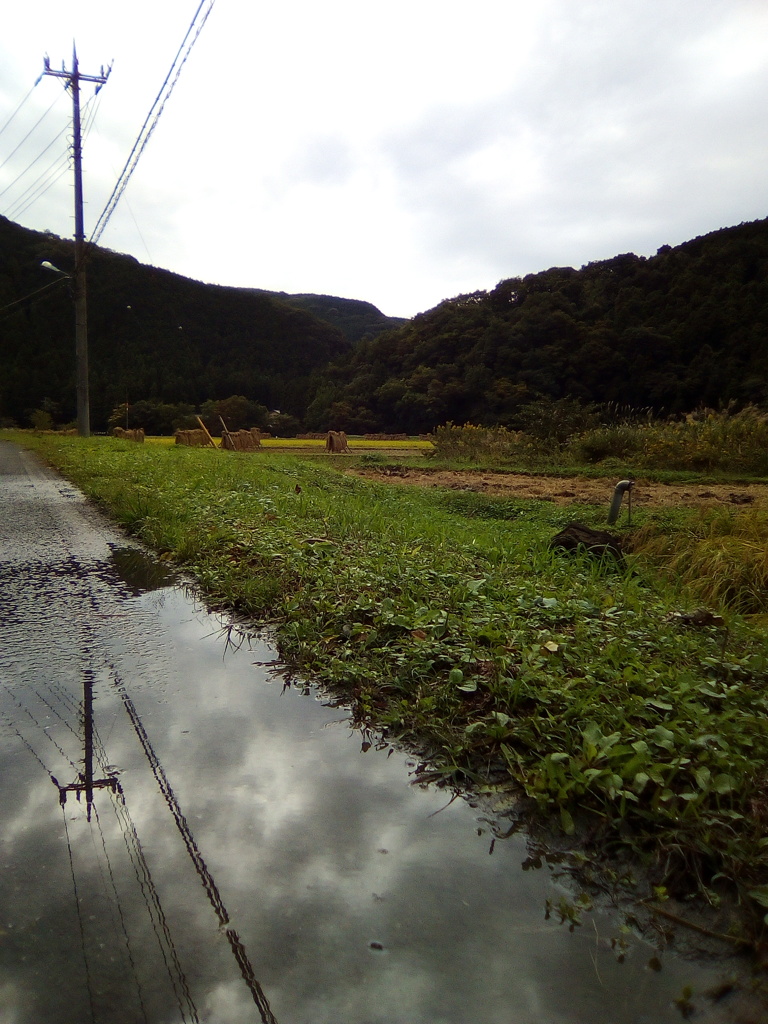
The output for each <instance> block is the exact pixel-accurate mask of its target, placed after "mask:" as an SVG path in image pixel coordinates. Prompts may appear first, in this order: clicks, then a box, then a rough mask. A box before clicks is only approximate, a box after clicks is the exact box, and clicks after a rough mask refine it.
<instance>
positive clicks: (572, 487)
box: [354, 467, 768, 509]
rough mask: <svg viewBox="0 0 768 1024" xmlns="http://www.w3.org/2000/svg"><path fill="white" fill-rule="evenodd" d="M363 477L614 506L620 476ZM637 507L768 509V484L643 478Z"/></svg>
mask: <svg viewBox="0 0 768 1024" xmlns="http://www.w3.org/2000/svg"><path fill="white" fill-rule="evenodd" d="M354 472H355V473H356V474H357V475H358V476H363V477H366V478H368V479H372V480H381V481H383V482H386V483H392V484H410V485H413V486H417V487H444V488H447V489H449V490H455V491H474V492H476V493H479V494H490V495H494V496H497V497H503V498H538V499H539V500H541V501H552V502H555V503H557V504H559V505H578V504H583V505H605V507H606V509H607V508H608V506H609V505H610V501H611V498H612V497H613V489H614V487H615V486H616V484H617V483H618V478H615V477H605V478H601V479H596V480H593V479H585V478H584V477H578V476H569V477H551V476H536V475H534V474H530V475H529V474H525V473H494V472H488V471H487V470H436V471H434V472H429V471H426V472H425V471H424V470H422V469H412V468H410V467H397V468H391V467H385V468H382V469H379V468H375V467H366V468H364V469H356V470H354ZM632 505H633V506H634V507H638V506H644V507H661V506H688V507H695V506H700V505H710V506H711V505H715V506H717V505H726V506H728V507H730V508H768V484H663V483H655V482H652V481H648V480H643V479H639V480H636V481H635V486H634V488H633V489H632Z"/></svg>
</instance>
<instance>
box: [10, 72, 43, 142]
mask: <svg viewBox="0 0 768 1024" xmlns="http://www.w3.org/2000/svg"><path fill="white" fill-rule="evenodd" d="M41 77H42V76H41ZM39 84H40V78H38V79H37V81H36V82H35V84H34V85H33V86H32V88H31V89H30V90H29V92H28V93H27V95H26V96H25V97H24V99H23V100H22V101H21V103H20V104H19V105H18V107H16V109H15V110H14V112H13V113H12V114H11V116H10V117H9V118H8V120H7V121H6V122H5V124H4V125H3V127H2V128H0V135H2V134H3V132H4V131H5V129H6V128H7V127H8V125H9V124H10V123H11V121H13V119H14V118H15V117H16V115H17V114H18V112H19V111H20V110H21V108H22V107H23V106H24V104H25V103H26V102H27V100H28V99H29V97H30V96H31V95H32V93H33V92H34V91H35V87H36V86H38V85H39Z"/></svg>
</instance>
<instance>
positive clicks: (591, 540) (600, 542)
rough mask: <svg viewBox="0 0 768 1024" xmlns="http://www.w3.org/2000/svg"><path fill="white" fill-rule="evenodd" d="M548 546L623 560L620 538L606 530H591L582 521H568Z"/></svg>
mask: <svg viewBox="0 0 768 1024" xmlns="http://www.w3.org/2000/svg"><path fill="white" fill-rule="evenodd" d="M549 546H550V547H552V548H561V549H562V550H564V551H587V552H589V554H591V555H595V556H596V557H597V558H604V557H605V556H606V555H608V556H610V557H611V558H614V559H616V560H617V561H623V560H624V553H623V551H622V547H621V540H620V539H619V538H618V537H616V536H615V535H614V534H612V533H608V531H607V530H593V529H592V527H591V526H585V525H584V524H583V523H569V525H568V526H566V527H565V529H564V530H561V531H560V533H558V534H557V535H556V536H554V537H553V538H552V540H551V541H550V542H549Z"/></svg>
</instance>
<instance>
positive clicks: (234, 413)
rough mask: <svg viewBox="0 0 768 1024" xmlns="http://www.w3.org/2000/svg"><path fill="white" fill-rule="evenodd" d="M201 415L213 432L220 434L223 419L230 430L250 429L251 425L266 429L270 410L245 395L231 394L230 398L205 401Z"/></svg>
mask: <svg viewBox="0 0 768 1024" xmlns="http://www.w3.org/2000/svg"><path fill="white" fill-rule="evenodd" d="M200 415H201V418H202V419H203V421H204V423H205V425H206V427H207V428H208V430H209V431H210V432H211V434H220V433H221V430H222V426H221V420H224V422H225V423H226V425H227V429H228V430H250V429H251V427H258V428H259V430H266V429H267V421H268V419H269V410H268V409H267V407H266V406H265V405H262V404H261V403H260V402H252V401H251V400H250V399H248V398H246V397H245V396H244V395H231V396H230V397H229V398H223V399H217V400H215V401H208V402H204V403H203V405H202V407H201V409H200Z"/></svg>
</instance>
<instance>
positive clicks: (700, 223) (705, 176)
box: [0, 0, 768, 315]
mask: <svg viewBox="0 0 768 1024" xmlns="http://www.w3.org/2000/svg"><path fill="white" fill-rule="evenodd" d="M195 7H196V5H195V4H190V5H189V6H187V5H186V4H185V5H180V4H178V3H175V4H173V5H170V8H169V5H163V6H162V7H158V6H157V5H150V4H149V3H148V2H147V0H136V3H135V5H134V8H133V12H132V17H131V19H125V18H124V17H122V16H120V15H118V12H117V10H116V9H114V8H112V6H111V5H104V4H103V3H101V4H96V3H95V2H94V0H87V2H83V3H81V4H79V5H78V8H77V11H76V12H74V13H73V12H72V11H71V9H65V8H62V7H61V6H60V5H59V4H57V3H55V2H53V0H40V3H38V4H36V5H35V7H34V8H24V9H23V10H22V9H17V10H16V11H15V12H14V13H13V15H11V16H10V17H9V25H8V31H7V32H6V34H5V37H4V38H5V40H6V42H5V43H3V44H0V46H5V47H8V52H7V53H6V52H4V53H3V54H2V58H3V59H2V61H1V62H0V67H2V69H3V70H2V71H0V125H2V124H3V123H4V120H5V118H6V117H7V116H8V115H9V114H10V112H11V111H12V110H13V109H14V107H15V105H16V104H17V103H18V102H19V100H20V99H21V98H22V96H23V95H24V93H25V92H26V90H27V89H28V88H29V87H30V86H31V84H32V82H33V81H34V78H35V77H36V76H37V75H38V74H39V71H40V70H41V65H42V56H43V53H44V52H46V51H47V52H49V53H50V55H51V58H52V63H53V64H54V66H57V64H58V62H59V61H60V60H61V59H62V58H63V59H65V60H67V62H68V61H69V54H70V50H71V39H72V36H73V35H75V36H76V37H77V40H78V50H79V53H80V57H81V68H82V70H84V71H86V72H89V71H90V72H93V71H96V70H98V66H99V65H100V64H101V62H102V61H104V62H107V61H108V60H109V59H110V58H111V57H112V56H113V55H114V57H115V66H114V71H113V74H112V77H111V78H110V81H109V83H108V84H107V86H106V88H105V89H104V90H103V91H102V93H101V94H100V97H99V104H100V105H99V112H98V117H97V120H96V125H95V128H94V130H93V132H92V133H91V135H90V137H89V139H88V142H87V148H86V198H87V200H88V211H87V223H93V222H94V221H95V218H96V216H97V214H98V212H99V211H100V210H101V207H102V206H103V204H104V203H105V202H106V199H107V197H108V195H109V193H110V191H111V188H112V185H113V183H114V180H115V177H116V174H117V172H118V171H119V170H120V168H121V166H122V162H123V160H124V159H125V156H127V153H128V150H129V149H130V145H131V143H132V141H133V138H134V137H135V135H136V133H137V132H138V129H139V127H140V125H141V123H142V121H143V119H144V116H145V114H146V112H147V110H148V109H149V106H150V104H151V102H152V99H153V98H154V96H155V94H156V92H157V90H158V89H159V87H160V84H161V82H162V80H163V77H164V75H165V73H166V71H167V69H168V67H169V65H170V61H171V59H172V57H173V55H174V54H175V52H176V49H177V47H178V45H179V42H180V40H181V37H182V35H183V32H184V30H185V28H186V25H187V23H188V21H189V19H190V18H191V16H192V14H193V13H194V10H195ZM766 29H768V11H767V10H766V8H765V6H764V4H763V3H761V2H757V0H728V2H725V0H713V2H711V3H708V4H706V5H702V4H700V3H698V2H694V0H677V2H674V3H670V2H669V0H626V2H623V3H621V4H616V3H615V2H613V0H593V2H580V3H579V4H573V3H572V2H571V0H547V2H542V3H537V4H529V3H524V2H522V0H483V2H481V3H478V4H476V5H475V6H474V7H473V8H472V9H471V11H470V10H469V8H467V6H466V4H464V3H460V2H459V0H450V2H443V3H438V2H436V0H419V2H417V3H413V2H409V3H406V2H405V0H394V2H393V3H391V4H390V5H388V6H387V7H386V8H380V7H379V8H371V7H366V6H365V5H361V4H359V3H352V2H351V0H329V2H328V3H327V4H324V5H317V4H310V3H308V2H306V0H293V2H288V3H285V4H282V5H271V6H269V7H267V8H264V7H256V6H253V5H250V4H246V3H245V2H244V0H240V2H230V3H227V4H223V3H222V4H218V5H216V6H215V7H214V9H213V13H212V14H211V16H210V18H209V20H208V23H207V24H206V26H205V28H204V29H203V31H202V33H201V35H200V38H199V41H198V43H197V45H196V48H195V49H194V51H193V52H192V55H191V57H190V59H189V61H188V62H187V65H186V66H185V68H184V70H183V72H182V75H181V77H180V79H179V83H178V86H177V88H176V91H175V92H174V94H173V96H172V97H171V99H170V101H169V103H168V105H167V107H166V110H165V112H164V113H163V116H162V119H161V121H160V123H159V125H158V127H157V130H156V132H155V134H154V135H153V137H152V139H151V141H150V143H149V145H148V147H147V150H146V152H145V154H144V156H143V157H142V160H141V162H140V164H139V167H138V169H137V171H136V173H135V175H134V178H133V180H132V182H131V184H130V186H129V188H128V191H127V192H126V197H125V199H124V200H123V201H122V203H121V205H120V206H119V207H118V210H117V212H116V213H115V215H114V217H113V219H112V221H111V223H110V225H109V227H108V229H107V230H106V232H105V233H104V235H103V237H102V243H103V244H105V245H107V246H108V247H110V248H114V249H117V250H121V251H127V252H131V253H133V254H134V255H136V256H137V257H138V258H139V259H142V260H144V261H146V262H152V263H155V264H158V265H161V266H167V267H169V268H170V269H172V270H175V271H177V272H179V273H184V274H187V275H189V276H191V277H194V278H197V279H201V280H208V281H214V282H217V283H222V284H233V285H242V286H257V287H267V288H274V289H277V290H286V291H317V292H328V293H332V294H339V295H346V296H350V297H357V298H365V299H368V300H370V301H372V302H375V303H376V304H377V305H379V306H380V307H381V308H383V309H384V310H385V312H389V313H392V314H399V315H408V314H412V313H414V312H417V311H418V310H420V309H424V308H427V307H429V306H431V305H434V304H435V303H436V302H438V301H439V300H440V299H441V298H444V297H446V296H448V295H451V294H455V293H457V292H460V291H469V290H473V289H474V288H478V287H490V286H492V285H493V284H494V283H495V282H496V281H497V280H499V279H500V278H503V277H509V276H512V275H514V274H520V273H528V272H532V271H535V270H538V269H541V268H542V267H545V266H551V265H565V264H575V265H577V266H578V265H581V264H582V263H585V262H588V261H589V260H592V259H599V258H607V257H609V256H611V255H614V254H615V253H617V252H625V251H629V250H633V251H636V252H639V253H650V252H654V251H655V250H656V248H658V246H660V245H662V244H666V243H670V244H676V243H678V242H680V241H683V240H685V239H686V238H688V237H692V236H694V235H697V234H702V233H705V232H707V231H710V230H714V229H716V228H718V227H722V226H727V225H729V224H732V223H738V222H740V221H743V220H752V219H756V218H758V217H762V216H764V215H765V213H766V212H768V211H766V199H765V186H764V184H763V181H762V175H761V168H762V167H763V166H764V164H765V158H766V151H767V150H768V129H767V128H766V125H765V120H764V117H763V114H762V108H763V102H764V96H765V94H766V84H768V81H767V79H768V31H766ZM11 39H12V40H13V46H12V48H11V47H10V43H9V42H8V41H10V40H11ZM57 88H60V86H59V84H58V83H54V82H53V81H52V80H51V79H47V80H45V81H44V82H42V83H41V85H40V86H38V87H37V89H36V90H35V92H34V94H33V100H32V101H30V104H29V105H28V106H27V107H26V108H25V109H24V111H23V112H22V114H21V115H20V116H19V117H18V118H17V120H16V122H14V124H13V125H12V126H11V128H9V130H8V131H7V132H6V133H4V134H3V135H0V163H1V162H2V160H3V159H5V157H6V156H7V154H8V152H10V148H12V144H13V145H15V142H16V141H18V139H19V138H20V137H21V136H20V134H19V133H20V132H21V131H22V129H24V130H29V128H30V127H31V126H32V125H33V124H34V121H35V120H36V118H37V117H39V116H40V114H42V112H43V110H44V109H45V108H46V107H47V106H48V105H49V103H50V102H51V98H52V97H53V95H54V92H55V90H56V89H57ZM66 116H67V102H66V97H63V98H62V101H60V102H59V104H57V106H56V108H55V111H54V112H52V113H51V114H50V115H49V116H48V118H46V120H45V122H44V123H43V125H42V126H41V128H40V129H38V131H37V132H36V133H34V134H33V136H32V137H31V139H30V142H29V143H28V144H26V145H25V146H24V147H22V150H20V153H19V157H18V158H14V159H13V160H10V161H9V163H8V165H7V166H6V167H5V168H3V169H2V170H0V192H1V191H2V190H3V189H4V188H6V187H7V186H8V184H9V183H10V181H12V179H13V176H14V175H15V174H16V173H18V171H19V170H20V169H23V166H24V164H23V162H21V156H22V154H24V156H25V157H27V158H29V157H32V156H34V155H36V150H35V145H36V146H38V148H42V146H43V145H44V144H46V143H47V141H49V139H50V137H51V136H52V135H53V134H55V133H56V132H58V131H60V129H61V127H62V120H63V119H66ZM45 132H48V134H47V135H46V134H45ZM15 187H16V186H14V188H15ZM18 187H19V188H20V187H21V183H19V186H18ZM12 198H14V189H13V188H11V189H9V192H8V193H7V195H6V196H1V197H0V212H3V206H2V204H3V202H5V200H6V199H12ZM17 219H19V220H20V221H21V223H24V224H27V225H28V226H30V227H35V228H50V229H52V230H54V231H57V232H58V233H60V234H64V235H66V234H70V233H71V231H72V214H71V185H70V183H69V180H68V176H65V177H64V178H63V179H62V180H61V181H60V182H59V184H58V185H57V186H56V187H55V188H53V189H51V191H50V192H48V193H47V194H46V195H45V196H44V197H42V198H41V199H40V200H38V202H37V203H35V204H34V205H33V206H31V207H30V208H29V209H28V210H26V211H25V212H24V213H23V214H20V215H19V216H18V218H17Z"/></svg>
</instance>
